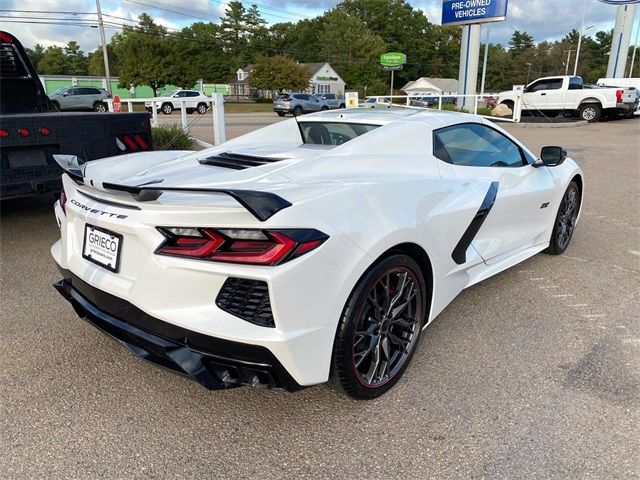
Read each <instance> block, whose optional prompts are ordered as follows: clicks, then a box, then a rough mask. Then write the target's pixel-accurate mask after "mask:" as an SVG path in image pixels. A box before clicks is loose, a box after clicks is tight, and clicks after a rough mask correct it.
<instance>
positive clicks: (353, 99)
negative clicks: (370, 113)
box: [345, 92, 358, 108]
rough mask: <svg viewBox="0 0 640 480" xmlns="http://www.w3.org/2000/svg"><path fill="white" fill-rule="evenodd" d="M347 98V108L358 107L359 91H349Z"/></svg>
mask: <svg viewBox="0 0 640 480" xmlns="http://www.w3.org/2000/svg"><path fill="white" fill-rule="evenodd" d="M345 100H346V106H347V108H358V92H347V93H346V94H345Z"/></svg>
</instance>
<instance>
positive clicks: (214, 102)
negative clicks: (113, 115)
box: [105, 93, 226, 146]
mask: <svg viewBox="0 0 640 480" xmlns="http://www.w3.org/2000/svg"><path fill="white" fill-rule="evenodd" d="M105 101H106V102H107V105H108V108H109V111H110V112H113V111H114V110H113V99H112V98H109V99H107V100H105ZM167 102H168V103H171V104H173V105H174V109H175V110H177V109H179V110H180V122H181V126H182V130H184V131H185V132H189V128H190V127H191V126H193V125H194V124H195V123H197V122H198V121H199V120H200V119H202V118H203V117H204V115H197V116H196V117H195V118H194V119H193V120H191V121H190V122H189V121H188V120H187V107H186V104H187V103H193V100H191V99H189V98H171V99H169V98H163V97H159V98H124V99H122V100H120V104H121V105H122V111H123V112H125V111H126V112H133V105H134V104H142V105H143V106H145V108H147V107H148V108H147V109H151V125H153V126H154V127H155V126H158V125H159V124H160V122H159V121H158V110H159V109H160V107H161V105H162V104H163V103H167ZM147 103H148V104H150V105H145V104H147ZM198 103H207V104H208V106H210V107H211V113H212V117H213V118H212V120H213V144H214V145H219V144H221V143H223V142H224V141H225V140H226V130H225V123H224V122H225V120H224V98H223V96H222V94H221V93H214V94H212V95H211V99H210V100H206V101H203V100H200V99H198ZM124 104H126V106H127V107H126V110H125V109H124ZM176 104H177V105H179V107H177V106H176ZM152 106H153V107H155V108H153V107H152ZM191 108H193V110H194V111H195V107H189V109H191ZM196 140H197V139H196ZM197 141H198V143H201V144H203V145H204V146H207V145H208V144H206V143H205V142H202V141H201V140H197Z"/></svg>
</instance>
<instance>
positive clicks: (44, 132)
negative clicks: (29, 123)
mask: <svg viewBox="0 0 640 480" xmlns="http://www.w3.org/2000/svg"><path fill="white" fill-rule="evenodd" d="M40 135H42V136H43V137H46V136H47V135H49V129H48V128H47V127H40Z"/></svg>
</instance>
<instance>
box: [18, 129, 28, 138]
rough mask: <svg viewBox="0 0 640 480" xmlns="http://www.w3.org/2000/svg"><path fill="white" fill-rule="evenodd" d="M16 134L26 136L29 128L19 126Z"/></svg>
mask: <svg viewBox="0 0 640 480" xmlns="http://www.w3.org/2000/svg"><path fill="white" fill-rule="evenodd" d="M18 135H20V136H21V137H28V136H29V130H28V129H26V128H21V129H20V130H18Z"/></svg>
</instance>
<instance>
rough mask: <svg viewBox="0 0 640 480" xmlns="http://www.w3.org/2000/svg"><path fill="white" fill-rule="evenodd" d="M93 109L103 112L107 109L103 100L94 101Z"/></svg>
mask: <svg viewBox="0 0 640 480" xmlns="http://www.w3.org/2000/svg"><path fill="white" fill-rule="evenodd" d="M93 111H94V112H100V113H104V112H106V111H107V105H106V104H105V103H104V102H96V103H95V105H94V106H93Z"/></svg>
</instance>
